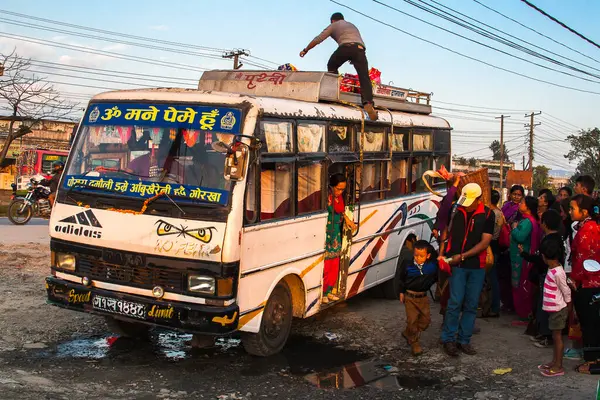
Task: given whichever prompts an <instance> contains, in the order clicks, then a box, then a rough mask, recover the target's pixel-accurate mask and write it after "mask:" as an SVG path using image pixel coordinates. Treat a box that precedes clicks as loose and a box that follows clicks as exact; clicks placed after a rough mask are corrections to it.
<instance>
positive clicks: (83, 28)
mask: <svg viewBox="0 0 600 400" xmlns="http://www.w3.org/2000/svg"><path fill="white" fill-rule="evenodd" d="M0 13H4V14H9V15H13V16H16V17H21V18H25V19H32V20H35V21H41V22H46V23H50V24H56V25H62V26H67V27H70V28H76V29H81V30H84V31H92V32H98V33H104V34H106V35H112V36H120V37H126V38H129V39H135V40H142V41H150V42H155V43H161V44H166V45H170V46H177V47H187V48H194V49H199V50H209V51H216V52H223V51H226V49H221V48H217V47H207V46H198V45H193V44H187V43H180V42H171V41H168V40H162V39H155V38H151V37H146V36H137V35H130V34H127V33H119V32H114V31H109V30H104V29H98V28H92V27H89V26H82V25H76V24H70V23H67V22H61V21H56V20H52V19H47V18H40V17H34V16H32V15H27V14H21V13H17V12H13V11H7V10H1V9H0Z"/></svg>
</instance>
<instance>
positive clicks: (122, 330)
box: [104, 317, 150, 339]
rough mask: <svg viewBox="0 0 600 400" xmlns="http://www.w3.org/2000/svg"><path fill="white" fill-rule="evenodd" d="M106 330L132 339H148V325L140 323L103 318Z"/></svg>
mask: <svg viewBox="0 0 600 400" xmlns="http://www.w3.org/2000/svg"><path fill="white" fill-rule="evenodd" d="M104 319H105V320H106V325H108V329H109V330H110V331H111V332H113V333H116V334H117V335H119V336H123V337H128V338H133V339H148V335H149V332H150V325H146V324H142V323H140V322H129V321H123V320H120V319H116V318H113V317H104Z"/></svg>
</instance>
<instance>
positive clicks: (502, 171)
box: [496, 114, 510, 191]
mask: <svg viewBox="0 0 600 400" xmlns="http://www.w3.org/2000/svg"><path fill="white" fill-rule="evenodd" d="M498 118H500V190H501V191H502V189H503V188H504V185H503V184H502V177H503V176H504V175H503V174H504V118H510V115H504V114H502V115H501V116H499V117H496V119H498Z"/></svg>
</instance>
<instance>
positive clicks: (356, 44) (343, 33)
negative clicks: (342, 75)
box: [300, 12, 377, 121]
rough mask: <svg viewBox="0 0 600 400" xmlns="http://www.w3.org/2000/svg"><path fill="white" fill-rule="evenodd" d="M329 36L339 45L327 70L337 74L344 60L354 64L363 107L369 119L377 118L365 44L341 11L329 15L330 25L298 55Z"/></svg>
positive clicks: (301, 55) (302, 54) (301, 54)
mask: <svg viewBox="0 0 600 400" xmlns="http://www.w3.org/2000/svg"><path fill="white" fill-rule="evenodd" d="M330 36H331V37H332V38H333V40H335V41H336V42H337V44H338V45H339V47H338V48H337V50H336V51H334V52H333V54H332V55H331V58H330V59H329V62H328V63H327V71H328V72H331V73H334V74H336V75H337V74H338V73H339V72H338V68H340V67H341V66H342V64H344V63H345V62H346V61H350V63H352V64H353V65H354V68H355V69H356V73H357V74H358V79H359V81H360V93H361V97H362V103H363V107H364V109H365V111H366V112H367V114H368V115H369V118H370V119H371V120H373V121H375V120H377V111H375V108H374V107H373V105H374V104H373V86H371V78H369V62H368V61H367V56H366V46H365V43H364V42H363V39H362V37H361V36H360V32H359V31H358V28H356V26H354V25H353V24H351V23H350V22H348V21H345V20H344V16H343V15H342V13H339V12H338V13H335V14H333V15H332V16H331V25H329V26H328V27H327V28H325V30H323V32H321V34H320V35H319V36H317V37H316V38H314V39H313V40H312V41H311V42H310V43H309V44H308V46H306V48H304V49H303V50H302V51H301V52H300V57H304V56H305V55H306V53H308V52H309V51H310V49H312V48H313V47H315V46H317V45H318V44H320V43H321V42H323V41H324V40H325V39H327V38H328V37H330Z"/></svg>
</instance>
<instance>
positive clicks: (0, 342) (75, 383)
mask: <svg viewBox="0 0 600 400" xmlns="http://www.w3.org/2000/svg"><path fill="white" fill-rule="evenodd" d="M0 229H3V227H2V228H0ZM0 240H2V239H1V238H0ZM2 243H3V244H1V245H0V293H2V296H1V297H0V393H1V395H0V397H1V398H3V399H32V400H33V399H35V400H39V399H70V400H71V399H73V398H86V399H188V398H189V399H255V398H265V399H312V398H324V397H327V398H349V399H363V398H369V399H392V398H415V399H416V398H427V399H592V398H594V395H595V387H596V384H597V379H596V378H595V377H593V376H583V375H579V374H577V373H575V372H573V371H572V368H573V367H574V366H575V365H576V364H575V363H574V362H569V361H566V367H567V369H568V372H567V375H566V376H564V377H560V378H553V379H548V378H543V377H542V376H540V375H539V373H538V372H537V369H536V366H537V365H538V364H540V363H542V362H547V361H549V360H550V359H551V350H549V349H538V348H536V347H534V346H532V345H531V342H530V341H529V340H528V337H525V336H523V335H522V334H521V332H522V328H512V327H510V326H509V322H510V318H509V317H502V318H500V319H495V320H491V319H490V320H481V319H480V320H478V322H477V323H478V325H479V326H480V327H481V333H480V334H479V335H476V336H475V339H474V344H475V346H476V347H477V349H478V350H479V354H478V355H477V356H473V357H470V356H466V355H464V356H461V357H460V358H459V359H456V360H454V359H449V358H448V357H446V356H445V355H444V353H443V352H442V351H441V347H440V346H439V345H438V343H437V341H438V334H439V327H440V323H441V319H440V318H439V316H438V314H437V307H434V308H435V311H434V312H433V315H434V321H433V323H432V326H431V327H430V329H429V330H428V331H427V332H426V333H425V335H424V338H423V342H424V347H425V349H426V353H425V354H424V355H423V356H421V357H419V358H413V357H411V356H410V353H409V351H408V348H407V346H406V343H405V342H404V340H403V339H402V338H401V336H400V330H401V327H402V325H403V320H404V310H403V308H402V307H401V306H400V304H399V302H396V301H386V300H379V299H374V298H372V297H370V296H368V295H364V296H359V297H358V298H355V299H353V300H351V301H350V302H348V303H347V304H346V305H341V306H338V307H334V308H332V309H330V310H328V311H327V312H326V313H325V314H324V315H322V316H319V317H318V318H313V319H310V320H306V321H300V322H299V323H297V324H296V325H295V327H294V336H293V337H292V338H291V339H290V342H289V345H288V346H287V348H286V349H285V351H284V352H283V353H282V354H280V355H278V356H275V357H272V358H267V359H259V358H253V357H250V356H248V355H246V354H245V353H244V351H243V349H242V348H241V346H240V344H239V340H237V339H236V338H235V337H234V338H224V339H221V340H220V341H218V342H217V346H216V347H215V348H213V349H210V350H197V349H192V348H191V347H190V345H189V343H188V341H189V340H190V336H188V335H181V334H174V333H172V332H167V331H156V332H154V333H153V335H152V338H151V340H150V341H149V342H139V341H131V340H127V339H124V338H116V337H113V336H111V335H110V334H109V333H108V332H107V328H106V325H105V323H104V321H103V319H102V318H99V317H95V316H91V315H87V314H82V313H77V312H72V311H66V310H62V309H58V308H56V307H52V306H49V305H46V304H45V290H44V284H43V278H44V277H45V275H46V274H47V273H48V266H47V264H48V260H49V251H48V246H47V244H46V245H44V244H39V245H38V244H27V245H26V244H14V243H11V244H6V243H5V242H4V241H2ZM497 368H512V372H509V373H507V374H506V375H495V374H494V373H493V371H494V370H495V369H497ZM319 386H320V387H319ZM336 386H338V387H340V388H339V389H337V388H335V387H336Z"/></svg>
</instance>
